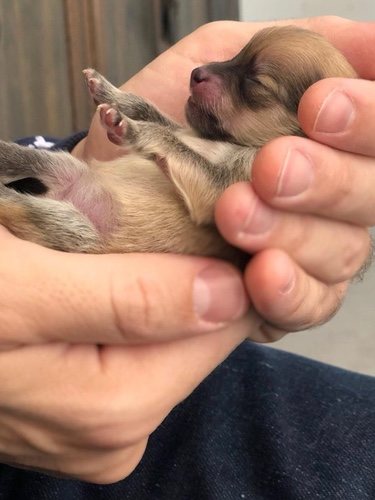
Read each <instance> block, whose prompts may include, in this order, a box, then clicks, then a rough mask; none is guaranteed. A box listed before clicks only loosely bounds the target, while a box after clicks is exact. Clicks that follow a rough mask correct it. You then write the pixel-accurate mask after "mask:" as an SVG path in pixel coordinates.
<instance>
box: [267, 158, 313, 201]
mask: <svg viewBox="0 0 375 500" xmlns="http://www.w3.org/2000/svg"><path fill="white" fill-rule="evenodd" d="M313 177H314V171H313V165H312V162H311V160H310V159H309V158H308V157H307V156H305V155H304V154H303V153H301V152H300V151H298V150H296V149H289V150H288V152H287V154H286V156H285V160H284V164H283V166H282V167H281V170H280V174H279V179H278V183H277V190H276V196H285V197H286V196H296V195H298V194H301V193H303V192H304V191H306V190H307V189H308V188H309V186H310V185H311V183H312V181H313Z"/></svg>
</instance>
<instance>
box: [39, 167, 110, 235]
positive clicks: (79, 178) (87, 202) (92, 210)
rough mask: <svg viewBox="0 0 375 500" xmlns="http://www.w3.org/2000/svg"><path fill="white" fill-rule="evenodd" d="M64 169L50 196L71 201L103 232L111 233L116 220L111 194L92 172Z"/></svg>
mask: <svg viewBox="0 0 375 500" xmlns="http://www.w3.org/2000/svg"><path fill="white" fill-rule="evenodd" d="M64 170H65V169H62V171H61V172H59V173H60V176H59V180H58V186H56V187H55V188H54V189H52V190H50V191H49V193H48V197H50V198H53V199H55V200H60V201H70V202H71V203H72V204H73V205H74V206H75V208H76V209H77V210H79V211H80V212H81V213H82V214H83V215H85V216H86V217H87V218H88V219H89V220H90V221H91V222H92V224H93V225H94V226H95V227H96V228H97V230H98V231H99V232H100V233H101V234H103V235H105V234H107V233H109V232H110V231H111V230H112V229H113V228H114V225H115V222H116V221H115V217H114V213H115V211H114V203H115V202H114V200H113V198H112V196H111V194H110V193H109V192H108V191H106V190H105V188H104V187H103V186H101V185H100V184H99V183H98V182H97V179H95V177H94V175H92V174H91V173H90V172H84V173H82V172H79V171H71V170H70V171H68V172H67V171H66V170H65V171H64ZM55 183H56V179H55Z"/></svg>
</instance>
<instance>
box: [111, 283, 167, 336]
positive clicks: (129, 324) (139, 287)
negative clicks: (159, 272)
mask: <svg viewBox="0 0 375 500" xmlns="http://www.w3.org/2000/svg"><path fill="white" fill-rule="evenodd" d="M111 288H112V290H111V308H112V317H113V322H114V325H115V328H116V330H117V331H118V333H119V335H120V337H121V338H123V339H127V340H129V341H130V340H133V341H141V340H142V339H148V338H149V337H150V336H151V335H152V334H153V333H154V332H155V331H157V330H158V328H161V326H162V320H163V316H164V315H163V311H161V308H162V305H163V304H164V301H162V300H161V299H160V297H161V295H162V290H161V287H160V285H158V284H157V283H155V282H154V281H153V280H151V279H149V278H147V277H146V276H138V277H137V278H136V279H134V280H132V281H131V282H130V283H128V284H127V285H123V284H121V285H120V286H118V285H117V284H116V278H115V279H114V285H113V286H112V287H111ZM124 299H126V300H124Z"/></svg>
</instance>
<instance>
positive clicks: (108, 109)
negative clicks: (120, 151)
mask: <svg viewBox="0 0 375 500" xmlns="http://www.w3.org/2000/svg"><path fill="white" fill-rule="evenodd" d="M98 110H99V114H100V121H101V124H102V125H103V127H104V128H105V129H106V130H107V135H108V139H109V140H110V141H111V142H113V143H114V144H117V145H118V146H123V145H125V144H126V142H127V141H126V131H127V121H126V119H125V117H123V116H122V115H121V113H120V112H119V111H117V109H115V108H113V107H112V106H110V105H109V104H101V105H100V106H98Z"/></svg>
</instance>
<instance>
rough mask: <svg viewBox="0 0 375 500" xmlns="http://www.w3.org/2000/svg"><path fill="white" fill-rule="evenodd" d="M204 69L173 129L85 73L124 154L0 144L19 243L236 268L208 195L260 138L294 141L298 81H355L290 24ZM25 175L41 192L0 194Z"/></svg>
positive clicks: (246, 162) (240, 166)
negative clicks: (177, 257)
mask: <svg viewBox="0 0 375 500" xmlns="http://www.w3.org/2000/svg"><path fill="white" fill-rule="evenodd" d="M205 71H206V74H207V75H213V76H212V85H213V87H212V90H213V93H212V95H214V97H212V95H210V94H209V93H208V94H207V95H206V97H205V98H202V99H200V98H198V97H199V96H198V97H197V96H195V97H194V92H192V98H193V101H192V102H190V104H189V103H188V104H187V108H186V110H187V118H188V120H189V122H190V125H191V127H190V128H181V127H180V126H179V125H177V124H175V123H174V122H172V121H171V120H169V119H168V118H166V117H165V116H163V115H162V114H161V113H160V112H159V111H158V110H157V109H156V108H154V107H153V106H152V105H151V104H149V103H147V102H146V101H144V100H143V99H141V98H140V97H137V96H134V95H131V94H124V93H122V92H120V91H119V90H118V89H116V88H115V87H114V86H113V85H111V84H110V83H109V82H108V81H106V80H105V79H104V78H103V77H102V76H101V75H99V74H98V73H97V72H95V71H94V70H86V78H87V81H88V85H89V88H90V92H91V94H92V96H93V98H94V100H95V101H96V102H97V103H103V106H104V107H105V109H104V108H102V109H101V117H102V122H103V124H104V126H106V127H107V129H108V134H109V138H110V139H111V140H113V141H114V142H116V144H123V145H124V146H126V149H127V150H129V149H130V150H131V151H132V153H131V154H128V155H126V156H124V157H122V158H119V159H118V160H115V161H112V162H107V163H99V162H91V163H90V164H85V163H83V162H78V161H77V160H76V159H74V158H72V157H71V156H70V155H67V154H64V153H59V154H56V153H50V152H47V151H36V150H30V149H28V148H22V147H20V146H17V145H9V144H8V143H2V142H1V141H0V178H1V181H2V183H3V185H0V222H1V223H2V224H4V225H5V226H6V227H8V228H9V229H10V230H11V231H12V232H14V233H15V234H16V235H18V236H20V237H21V238H25V239H30V240H31V241H35V242H37V243H41V244H44V245H46V246H48V247H51V248H56V249H59V250H64V251H80V252H93V253H105V252H178V253H187V254H195V255H207V256H214V257H221V258H225V259H228V260H230V261H232V262H234V263H235V264H236V265H239V266H242V265H243V264H244V262H245V260H246V259H247V256H246V255H244V254H242V253H241V252H240V251H239V250H237V249H235V248H233V247H232V246H230V245H229V244H228V243H227V242H226V241H224V240H223V238H222V237H221V236H220V235H219V233H218V231H217V229H216V227H215V225H214V207H215V203H216V201H217V199H218V198H219V196H220V195H221V194H222V192H223V191H224V190H225V189H226V188H227V187H228V186H229V185H231V184H233V183H235V182H237V181H244V180H245V181H246V180H248V179H249V178H250V171H251V165H252V162H253V160H254V157H255V155H256V153H257V151H258V150H259V148H260V147H262V146H263V145H264V144H265V143H267V142H268V141H269V140H271V139H273V138H274V137H278V136H281V135H289V134H292V135H303V132H302V130H301V129H300V126H299V124H298V121H297V108H298V103H299V100H300V98H301V97H302V95H303V93H304V92H305V91H306V90H307V88H308V87H309V86H310V85H312V84H313V83H315V82H316V81H318V80H319V79H321V78H326V77H350V78H352V77H353V78H354V77H356V74H355V71H354V70H353V68H352V67H351V66H350V64H349V63H348V62H347V61H346V59H345V58H344V56H343V55H342V54H341V53H340V52H338V51H337V50H336V49H335V48H334V47H333V46H332V45H331V44H329V43H328V42H327V41H326V40H324V39H323V38H322V37H321V36H319V35H317V34H315V33H311V32H309V31H306V30H302V29H299V28H295V27H284V28H269V29H266V30H262V31H261V32H259V33H258V34H257V35H255V37H253V38H252V39H251V40H250V42H249V43H248V44H247V45H246V47H244V49H243V50H242V51H241V52H240V53H239V54H238V55H237V56H235V57H234V58H233V59H231V60H230V61H226V62H224V63H212V64H209V65H207V66H206V67H205ZM194 99H195V101H194ZM30 177H31V178H36V179H38V180H39V181H40V186H39V187H41V188H43V186H44V187H45V189H46V192H45V193H43V194H41V195H40V196H36V195H28V194H24V193H23V192H22V191H21V192H16V191H14V189H16V187H17V186H16V187H14V186H13V189H8V188H7V187H6V185H7V184H9V182H13V181H15V180H19V179H21V180H22V179H23V178H30ZM98 210H99V213H96V212H97V211H98Z"/></svg>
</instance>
